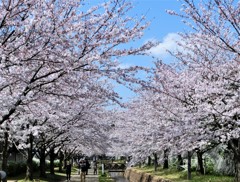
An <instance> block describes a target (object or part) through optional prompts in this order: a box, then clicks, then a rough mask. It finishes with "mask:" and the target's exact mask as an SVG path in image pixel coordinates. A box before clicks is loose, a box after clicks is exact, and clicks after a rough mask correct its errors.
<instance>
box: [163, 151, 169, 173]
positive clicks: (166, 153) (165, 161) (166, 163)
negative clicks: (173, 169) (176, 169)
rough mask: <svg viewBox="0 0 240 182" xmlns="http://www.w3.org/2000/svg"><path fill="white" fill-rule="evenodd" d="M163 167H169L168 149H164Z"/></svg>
mask: <svg viewBox="0 0 240 182" xmlns="http://www.w3.org/2000/svg"><path fill="white" fill-rule="evenodd" d="M163 169H168V150H167V149H166V150H164V153H163Z"/></svg>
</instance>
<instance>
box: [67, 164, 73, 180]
mask: <svg viewBox="0 0 240 182" xmlns="http://www.w3.org/2000/svg"><path fill="white" fill-rule="evenodd" d="M71 171H72V164H71V162H70V160H67V161H66V175H67V181H70V180H71Z"/></svg>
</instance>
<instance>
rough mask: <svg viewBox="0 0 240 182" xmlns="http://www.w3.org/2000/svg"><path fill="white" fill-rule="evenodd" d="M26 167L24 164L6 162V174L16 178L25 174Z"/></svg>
mask: <svg viewBox="0 0 240 182" xmlns="http://www.w3.org/2000/svg"><path fill="white" fill-rule="evenodd" d="M26 169H27V165H26V163H25V162H8V166H7V173H8V176H17V175H19V174H22V173H24V172H26Z"/></svg>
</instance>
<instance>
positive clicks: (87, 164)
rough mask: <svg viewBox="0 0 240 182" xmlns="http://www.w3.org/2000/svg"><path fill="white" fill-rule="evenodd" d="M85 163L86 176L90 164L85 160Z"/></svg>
mask: <svg viewBox="0 0 240 182" xmlns="http://www.w3.org/2000/svg"><path fill="white" fill-rule="evenodd" d="M85 161H86V175H88V169H90V163H89V161H88V159H86V160H85Z"/></svg>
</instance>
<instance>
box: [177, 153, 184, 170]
mask: <svg viewBox="0 0 240 182" xmlns="http://www.w3.org/2000/svg"><path fill="white" fill-rule="evenodd" d="M177 158H178V163H177V170H178V171H181V170H182V167H181V166H182V165H183V158H182V155H181V154H178V156H177Z"/></svg>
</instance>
